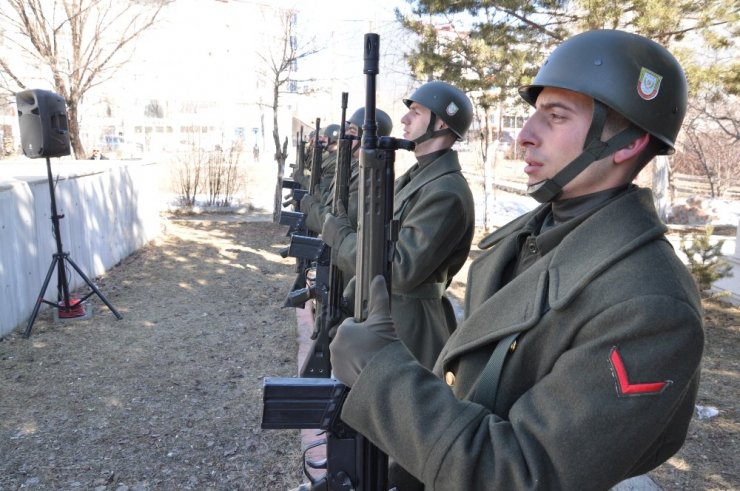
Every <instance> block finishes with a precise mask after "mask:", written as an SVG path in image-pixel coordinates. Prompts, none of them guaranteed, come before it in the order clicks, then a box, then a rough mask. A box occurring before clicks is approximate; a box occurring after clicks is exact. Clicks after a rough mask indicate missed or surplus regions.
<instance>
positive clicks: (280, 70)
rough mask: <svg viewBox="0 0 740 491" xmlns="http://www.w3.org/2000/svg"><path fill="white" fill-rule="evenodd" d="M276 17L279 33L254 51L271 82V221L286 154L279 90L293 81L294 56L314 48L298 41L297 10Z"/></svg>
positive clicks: (278, 206)
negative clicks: (274, 170) (274, 171)
mask: <svg viewBox="0 0 740 491" xmlns="http://www.w3.org/2000/svg"><path fill="white" fill-rule="evenodd" d="M277 15H278V17H279V20H280V27H281V30H280V35H279V36H278V37H277V38H276V39H275V40H274V42H273V43H272V44H271V48H270V49H268V50H266V52H265V53H257V56H258V57H259V58H260V59H261V60H262V61H263V62H264V64H265V66H266V67H267V72H268V73H267V76H269V77H270V81H271V84H272V124H273V126H272V139H273V142H274V143H275V156H274V158H275V162H276V164H277V182H276V184H275V199H274V204H273V213H272V218H273V220H274V221H275V222H277V221H278V220H279V214H280V209H281V207H282V183H283V172H284V169H285V160H286V159H287V158H288V137H287V136H286V137H285V138H284V140H282V142H281V139H280V129H279V127H278V110H279V109H280V94H282V93H285V92H286V89H290V87H287V86H288V85H290V83H291V82H297V81H296V80H294V79H293V78H292V76H293V74H294V72H295V69H296V66H297V63H298V60H300V59H302V58H305V57H307V56H309V55H312V54H314V53H316V52H318V49H316V48H314V47H312V46H313V39H312V40H310V41H309V42H307V43H302V44H301V45H299V43H298V35H297V29H296V18H297V14H296V12H295V11H293V10H277Z"/></svg>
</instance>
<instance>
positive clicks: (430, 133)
mask: <svg viewBox="0 0 740 491" xmlns="http://www.w3.org/2000/svg"><path fill="white" fill-rule="evenodd" d="M431 114H432V115H431V116H430V117H429V124H428V125H427V130H426V131H425V132H424V134H423V135H421V136H419V137H418V138H414V139H413V140H411V141H412V142H414V143H416V144H417V145H418V144H419V143H421V142H425V141H427V140H431V139H432V138H437V137H438V136H442V135H454V133H453V132H452V130H451V129H449V128H442V129H441V130H435V129H434V123H436V122H437V115H436V114H434V113H431Z"/></svg>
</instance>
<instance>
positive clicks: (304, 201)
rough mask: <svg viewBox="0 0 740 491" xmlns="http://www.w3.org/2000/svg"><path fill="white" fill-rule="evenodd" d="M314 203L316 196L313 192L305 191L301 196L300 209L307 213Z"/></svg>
mask: <svg viewBox="0 0 740 491" xmlns="http://www.w3.org/2000/svg"><path fill="white" fill-rule="evenodd" d="M316 203H317V200H316V197H315V196H314V195H313V194H308V193H306V194H305V195H304V196H303V198H301V205H300V210H301V211H302V212H303V213H305V214H306V215H308V213H309V212H310V211H311V207H312V206H313V205H314V204H316Z"/></svg>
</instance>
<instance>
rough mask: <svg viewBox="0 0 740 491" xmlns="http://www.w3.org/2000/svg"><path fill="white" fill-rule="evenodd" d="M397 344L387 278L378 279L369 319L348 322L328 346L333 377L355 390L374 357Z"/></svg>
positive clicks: (374, 282)
mask: <svg viewBox="0 0 740 491" xmlns="http://www.w3.org/2000/svg"><path fill="white" fill-rule="evenodd" d="M396 341H398V335H397V334H396V328H395V326H394V325H393V319H392V318H391V309H390V301H389V299H388V289H387V287H386V285H385V278H383V276H382V275H378V276H376V277H375V278H373V281H372V282H371V283H370V298H369V299H368V316H367V319H366V320H365V321H364V322H356V321H355V320H354V319H353V318H351V317H350V318H349V319H346V320H345V321H344V322H342V323H341V324H340V325H339V329H337V335H336V336H335V337H334V340H333V341H332V342H331V344H330V345H329V351H330V352H331V365H332V372H333V374H334V377H336V378H337V380H339V381H341V382H342V383H344V384H345V385H347V386H349V387H352V385H354V383H355V382H356V381H357V377H358V376H359V375H360V372H361V371H362V369H363V368H365V366H366V365H367V364H368V363H369V362H370V360H371V359H372V357H373V356H375V354H376V353H377V352H378V351H380V350H382V349H383V348H385V347H386V346H388V345H389V344H391V343H393V342H396Z"/></svg>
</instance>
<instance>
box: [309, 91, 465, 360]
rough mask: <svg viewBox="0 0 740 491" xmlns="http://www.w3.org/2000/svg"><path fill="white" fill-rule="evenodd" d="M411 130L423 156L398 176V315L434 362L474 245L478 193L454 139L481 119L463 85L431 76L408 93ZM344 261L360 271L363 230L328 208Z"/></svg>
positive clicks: (327, 228) (407, 337)
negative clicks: (452, 293) (457, 278)
mask: <svg viewBox="0 0 740 491" xmlns="http://www.w3.org/2000/svg"><path fill="white" fill-rule="evenodd" d="M404 103H405V104H406V106H407V107H408V112H407V113H406V115H404V116H403V118H401V122H402V123H403V125H404V131H403V136H404V138H405V139H407V140H412V141H414V142H415V143H416V148H415V151H414V153H415V155H416V159H417V163H416V164H415V165H413V166H412V167H411V168H410V169H409V170H408V171H407V172H406V173H404V174H403V175H401V176H400V177H399V178H398V179H396V182H395V188H394V210H393V215H394V216H393V218H394V219H395V220H398V223H399V227H400V229H399V232H398V240H397V241H396V249H395V254H394V257H393V268H392V271H393V279H392V284H393V318H394V320H395V321H396V325H398V326H399V327H398V335H399V336H400V338H401V340H403V342H404V343H406V345H407V346H408V347H409V349H410V350H411V352H412V353H413V354H414V356H416V358H417V359H418V360H419V361H421V363H422V364H423V365H424V366H426V367H428V368H431V367H432V366H433V365H434V361H435V360H436V359H437V355H438V354H439V351H440V350H441V349H442V346H443V345H444V343H445V342H446V341H447V338H448V337H449V336H450V334H451V333H452V332H453V331H454V330H455V327H456V325H457V320H456V317H455V313H454V310H453V308H452V305H451V303H450V301H449V299H448V298H447V296H446V295H445V290H446V289H447V287H448V286H449V285H450V282H451V281H452V278H453V276H454V275H455V274H456V273H457V272H458V271H460V268H461V267H462V266H463V264H464V263H465V260H466V259H467V257H468V253H469V252H470V245H471V243H472V240H473V233H474V228H475V206H474V202H473V194H472V192H471V191H470V187H469V186H468V183H467V181H466V180H465V178H464V177H463V175H462V170H461V168H460V162H459V161H458V157H457V152H456V151H454V150H452V148H451V147H452V145H454V143H455V142H456V141H457V140H460V139H462V138H463V137H464V135H465V133H466V132H467V130H468V127H469V126H470V123H471V122H472V119H473V107H472V104H471V103H470V100H469V99H468V97H467V96H466V95H465V93H464V92H462V91H461V90H460V89H458V88H456V87H453V86H451V85H449V84H446V83H444V82H439V81H435V82H429V83H427V84H424V85H422V86H421V87H419V88H418V89H417V90H416V91H415V92H414V93H413V94H412V95H411V97H409V98H408V99H406V100H404ZM322 237H323V239H324V241H325V242H326V243H327V244H329V245H330V246H331V248H332V258H334V259H335V260H336V263H335V264H337V266H338V267H339V268H340V269H341V270H342V271H345V272H348V273H349V274H351V275H354V273H355V260H356V246H357V234H356V232H355V230H354V229H353V228H352V227H351V225H350V223H349V221H348V219H347V218H346V217H344V216H338V217H334V216H333V215H328V216H327V218H326V221H325V222H324V227H323V230H322Z"/></svg>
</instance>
